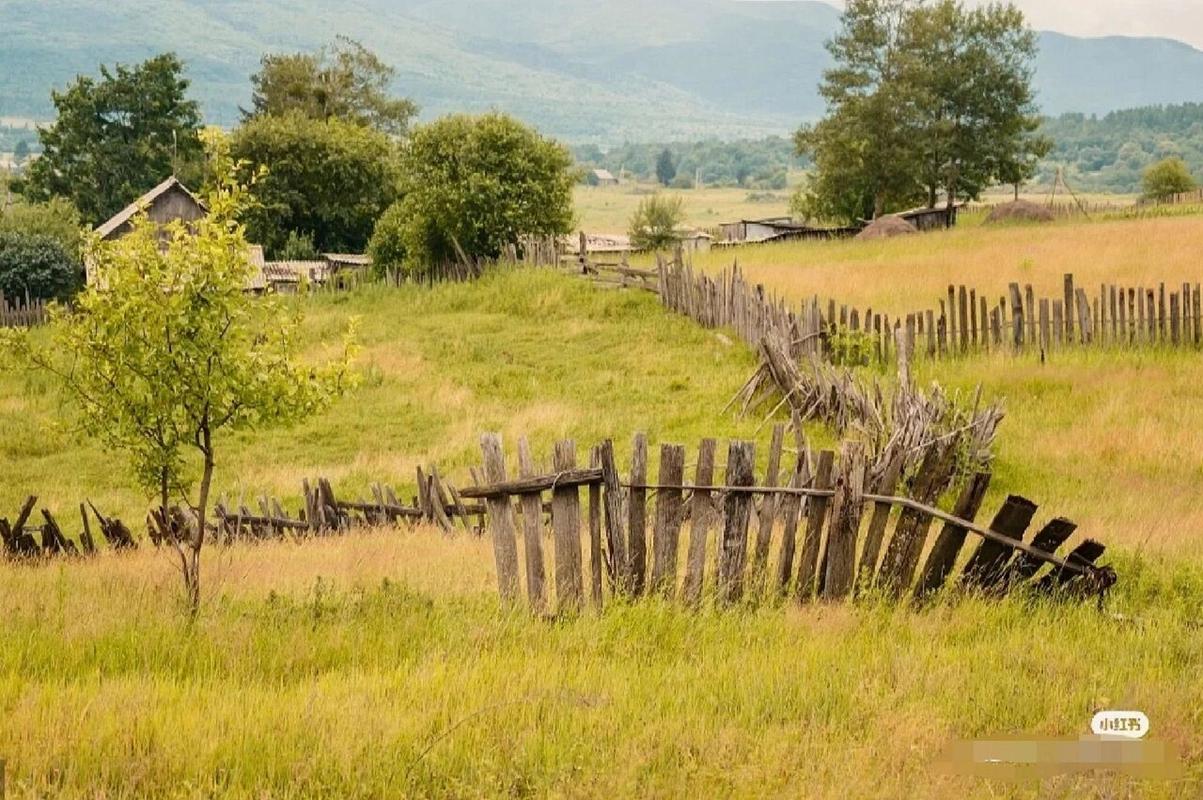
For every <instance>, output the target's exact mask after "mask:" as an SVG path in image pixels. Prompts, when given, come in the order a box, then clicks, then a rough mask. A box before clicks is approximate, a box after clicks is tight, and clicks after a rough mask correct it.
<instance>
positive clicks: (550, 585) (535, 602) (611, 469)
mask: <svg viewBox="0 0 1203 800" xmlns="http://www.w3.org/2000/svg"><path fill="white" fill-rule="evenodd" d="M481 450H482V455H483V460H484V470H483V471H484V474H485V477H486V478H487V479H488V483H487V485H484V486H476V487H472V488H470V489H467V490H465V491H464V495H465V496H467V497H473V498H481V499H484V500H485V502H486V505H487V507H488V520H489V527H490V531H491V534H492V540H493V548H494V555H495V559H496V565H497V578H498V588H499V591H500V594H501V598H502V600H503V602H506V603H517V602H521V599H522V594H523V586H524V585H525V596H526V597H525V599H526V602H527V603H528V604H529V605H530V607H531V608H532V609H533V610H535V611H536V612H543V611H545V610H554V611H555V612H557V613H564V612H574V611H577V610H579V609H581V608H583V607H585V606H586V605H592V606H594V607H596V608H601V607H602V606H603V605H604V603H605V602H606V598H612V599H623V598H627V599H630V598H638V597H641V596H655V597H659V598H663V599H665V600H669V601H675V602H680V603H682V604H684V605H686V606H696V605H698V604H699V603H701V602H703V601H711V602H714V603H715V604H717V605H718V606H720V607H723V606H731V605H733V604H737V603H743V602H747V601H752V602H760V601H766V600H767V601H771V600H774V599H778V598H786V597H789V598H793V599H795V600H797V601H800V602H803V603H807V602H812V601H816V600H829V601H838V600H845V599H848V598H851V597H853V596H856V595H863V594H866V593H878V594H880V595H882V596H884V597H886V598H890V599H894V600H900V599H904V598H908V597H910V598H914V599H916V600H920V601H921V600H924V599H928V598H930V597H932V596H933V595H935V594H936V593H938V592H940V591H941V590H943V589H945V588H946V587H950V586H952V585H953V584H954V583H955V585H956V586H957V587H958V588H959V589H962V590H965V591H971V592H976V593H980V594H983V595H987V596H993V597H1000V596H1003V595H1006V594H1008V593H1011V592H1014V591H1019V590H1023V591H1030V592H1032V593H1035V594H1040V595H1060V596H1074V597H1087V596H1101V595H1102V594H1103V593H1104V592H1106V590H1107V589H1108V588H1110V587H1111V586H1112V585H1114V583H1115V582H1116V575H1115V573H1114V571H1113V570H1112V569H1110V568H1109V567H1104V566H1100V565H1099V564H1098V559H1099V558H1100V557H1101V556H1102V555H1103V553H1104V551H1105V550H1106V548H1105V546H1104V545H1102V544H1100V543H1099V542H1097V541H1094V540H1090V539H1087V540H1084V541H1082V542H1081V543H1080V544H1078V545H1077V546H1076V547H1075V548H1074V549H1073V550H1072V551H1071V552H1069V554H1068V555H1066V556H1058V555H1057V554H1056V552H1057V550H1058V549H1060V548H1061V547H1062V546H1063V545H1065V544H1066V542H1068V541H1069V539H1070V538H1071V537H1072V536H1073V534H1074V533H1075V531H1076V529H1077V526H1076V525H1075V524H1074V523H1073V522H1071V521H1069V520H1067V519H1064V518H1061V517H1058V518H1055V519H1052V520H1049V521H1048V522H1047V523H1046V524H1045V525H1044V526H1043V527H1042V528H1041V529H1040V530H1039V531H1038V532H1037V533H1036V535H1035V536H1033V537H1032V538H1031V540H1030V541H1027V542H1025V541H1024V536H1025V534H1026V532H1027V531H1028V529H1029V528H1030V527H1031V525H1032V523H1033V521H1034V520H1035V518H1036V513H1037V511H1038V508H1037V506H1036V504H1035V503H1033V502H1031V501H1030V500H1027V499H1025V498H1022V497H1017V496H1011V497H1009V498H1007V500H1006V501H1005V502H1004V503H1003V505H1002V507H1001V508H1000V509H999V511H998V512H997V513H996V514H995V515H994V517H993V520H992V521H991V522H990V523H989V524H988V525H983V524H980V523H978V522H976V521H975V520H976V518H977V515H978V512H979V511H980V509H981V505H982V502H983V499H984V497H985V494H986V490H987V488H988V486H989V483H990V475H989V474H988V473H985V472H982V473H979V474H976V475H974V476H972V478H971V479H970V480H969V481H968V482H967V483H966V484H965V485H964V487H963V489H962V490H961V493H960V496H959V497H958V499H957V501H956V503H955V505H954V507H953V508H952V510H951V511H944V510H941V509H940V508H938V507H937V506H936V502H937V499H938V498H936V497H933V496H931V489H932V486H933V484H934V481H933V480H932V479H931V476H932V475H933V474H934V473H935V472H936V471H938V468H939V465H937V464H935V463H925V464H924V465H923V467H922V468H921V469H920V470H919V471H918V473H917V474H916V475H914V476H910V477H909V478H908V479H906V480H905V482H900V481H902V476H899V475H898V474H892V475H885V476H882V477H881V478H880V479H879V480H876V481H871V480H870V479H869V473H868V470H867V468H866V466H867V465H866V460H865V453H864V450H863V448H862V447H861V446H860V445H859V444H857V443H855V442H848V443H846V444H845V445H844V446H843V448H842V451H841V454H840V456H839V458H838V459H837V457H836V454H835V453H834V452H831V451H824V452H820V453H812V452H811V451H810V450H809V449H808V448H805V447H803V448H801V449H800V450H799V452H798V453H797V458H796V462H795V465H794V467H793V469H792V470H787V471H786V472H784V473H783V472H782V471H781V466H782V458H783V448H782V435H781V429H780V428H779V429H778V430H777V431H776V432H775V435H774V438H773V444H772V445H771V449H770V452H769V457H768V462H767V463H768V466H767V468H766V471H765V473H764V477H763V479H762V480H761V481H760V482H759V483H758V482H757V477H756V466H755V465H756V448H755V445H754V444H753V443H751V442H740V441H733V442H731V443H730V445H729V449H728V451H727V457H726V463H725V465H723V466H721V470H722V472H723V478H722V480H721V481H719V480H718V477H717V476H718V473H719V471H720V465H719V464H717V463H716V455H717V453H718V446H717V442H716V441H715V440H713V439H705V440H703V441H702V443H701V445H700V446H699V448H698V452H697V458H696V461H695V462H694V479H693V481H692V482H687V480H686V474H685V473H686V461H687V457H686V452H685V448H684V447H681V446H679V445H668V444H666V445H663V446H662V447H661V450H660V459H659V473H658V475H657V476H656V478H655V480H654V481H653V480H651V479H650V477H649V475H648V452H647V438H646V436H643V435H638V436H636V438H635V442H634V446H633V456H632V460H631V466H630V471H629V472H628V474H627V476H626V478H623V477H622V476H621V475H620V473H619V471H618V467H617V465H616V461H615V456H614V446H613V443H612V442H611V441H609V440H607V441H604V442H602V443H601V444H600V445H598V446H597V447H595V448H592V449H591V450H590V456H589V462H588V463H589V466H588V467H587V468H586V467H581V466H580V465H579V464H578V461H577V451H576V446H575V443H574V442H572V441H570V440H565V441H561V442H557V443H556V445H555V448H554V458H553V463H552V468H551V470H550V471H545V472H543V473H536V472H534V471H533V470H532V468H531V461H530V455H529V451H528V450H527V449H526V447H525V445H523V446H521V447H520V453H519V462H520V465H521V467H520V477H518V478H517V479H511V478H510V477H509V476H508V473H507V466H506V465H507V459H506V457H505V453H504V450H503V447H502V441H501V437H500V436H498V435H495V434H489V435H486V436H484V437H482V439H481ZM904 484H905V487H906V488H907V489H908V490H909V494H910V495H913V496H908V495H907V494H902V493H901V490H902V488H903V486H904ZM582 492H585V493H587V496H588V502H587V505H582V502H581V495H582ZM546 495H550V498H551V502H550V508H551V515H550V527H551V531H552V538H551V548H550V549H549V550H550V552H548V551H547V549H545V547H544V544H543V534H544V515H543V513H542V509H543V508H544V506H545V504H544V498H545V496H546ZM582 508H587V509H588V513H587V519H584V520H583V519H582V517H583V513H582ZM519 518H520V519H521V523H522V524H521V531H520V532H519V526H518V523H517V520H518V519H519ZM891 521H893V527H892V532H891ZM937 522H939V523H940V524H941V528H940V530H939V533H938V534H937V535H936V536H935V537H934V539H933V538H932V537H931V530H932V527H933V525H934V524H935V523H937ZM686 523H688V531H686V530H685V525H686ZM582 531H585V533H584V534H582ZM582 541H584V542H585V543H587V553H588V556H587V558H586V556H585V548H583V547H582ZM973 543H976V547H971V545H972V544H973ZM967 548H970V549H971V552H969V554H968V556H967V558H962V553H963V551H965V550H966V549H967ZM520 551H521V557H520ZM549 556H550V560H551V561H552V563H553V566H552V567H551V568H549V567H548V566H547V561H548V560H549ZM549 574H550V575H551V576H552V579H550V580H549V578H548V575H549ZM523 577H525V581H524V580H523ZM553 589H554V591H553Z"/></svg>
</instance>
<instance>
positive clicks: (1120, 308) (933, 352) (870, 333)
mask: <svg viewBox="0 0 1203 800" xmlns="http://www.w3.org/2000/svg"><path fill="white" fill-rule="evenodd" d="M583 271H584V272H585V273H586V274H587V275H590V276H591V277H593V278H594V279H595V280H600V281H603V282H606V283H609V284H611V285H615V286H627V287H634V288H642V289H645V290H647V291H651V292H653V293H655V294H657V295H659V297H660V300H661V302H662V303H663V304H664V306H665V307H666V308H669V309H671V310H673V311H676V312H677V313H680V314H684V315H685V316H688V317H690V318H692V319H693V320H695V321H696V322H698V323H699V324H701V325H703V326H705V327H708V328H729V329H732V330H733V331H734V332H735V333H736V335H738V336H739V338H740V339H742V340H743V341H744V342H746V343H747V344H749V345H750V346H752V347H757V346H759V344H760V342H762V341H763V340H764V338H765V337H766V335H768V334H770V333H773V334H776V335H778V337H779V338H781V337H784V338H786V340H788V341H791V342H793V343H794V344H795V350H796V353H795V354H796V355H800V356H805V355H815V356H818V357H820V358H827V359H830V360H834V361H848V360H857V359H859V358H867V359H869V360H876V361H880V362H888V361H891V360H892V359H893V358H894V357H895V352H894V349H895V347H896V342H897V341H898V340H899V338H900V336H899V333H902V332H904V333H905V334H906V340H907V341H909V342H912V343H913V344H914V348H915V350H916V355H924V354H925V355H927V356H929V357H932V358H939V357H947V356H959V355H968V354H973V353H981V352H995V351H1002V352H1009V353H1024V352H1033V353H1040V354H1043V355H1045V356H1048V355H1050V354H1052V353H1054V352H1056V351H1059V350H1063V349H1066V348H1070V347H1169V348H1192V349H1196V350H1197V349H1199V348H1200V347H1203V296H1201V293H1200V284H1198V283H1195V284H1193V285H1192V284H1189V283H1183V284H1181V285H1175V286H1167V284H1165V283H1161V284H1158V285H1157V286H1156V287H1153V288H1150V287H1145V286H1141V287H1134V286H1120V285H1115V284H1104V285H1100V286H1099V287H1098V289H1097V291H1095V290H1091V291H1090V292H1089V293H1088V292H1087V290H1086V289H1085V288H1082V287H1080V286H1079V285H1077V283H1076V282H1075V279H1074V276H1073V275H1072V274H1066V275H1065V276H1064V286H1063V292H1062V294H1060V295H1058V296H1055V297H1048V296H1044V297H1041V296H1038V295H1037V294H1036V293H1035V292H1034V290H1033V288H1032V285H1031V284H1024V285H1021V284H1019V283H1012V284H1010V286H1009V287H1008V291H1007V292H1006V293H1004V294H1001V295H994V296H988V295H987V294H986V293H984V292H978V290H977V289H975V288H972V287H968V286H964V285H960V286H949V287H948V294H947V297H946V298H942V299H940V300H939V301H938V306H936V307H934V308H930V309H926V310H923V311H916V312H912V313H909V314H900V315H897V316H894V317H891V316H890V315H889V314H888V313H884V312H881V311H876V310H874V309H873V308H872V307H865V308H863V309H861V308H857V307H853V306H849V305H847V304H841V303H837V302H836V301H835V300H831V299H829V300H826V301H822V300H820V299H819V298H818V297H812V298H811V299H810V300H807V301H804V302H802V303H800V304H797V305H793V304H789V303H787V302H786V301H785V300H783V299H782V298H781V297H780V296H777V295H774V294H772V293H770V292H768V291H766V290H765V288H764V287H763V286H762V285H758V284H752V283H750V282H749V281H748V280H747V279H746V278H745V277H744V275H743V273H742V272H741V271H740V269H739V267H738V265H736V266H733V267H732V268H730V269H727V270H723V271H721V272H719V273H717V274H713V275H711V274H706V273H703V272H700V271H696V270H694V269H693V268H692V267H691V266H690V265H689V264H688V263H686V262H685V260H684V259H683V258H681V257H680V255H678V256H677V257H675V258H673V259H672V260H668V261H665V260H660V261H659V262H658V266H657V269H656V270H655V271H649V270H635V269H632V268H630V267H626V266H622V265H609V264H604V263H599V262H593V261H585V262H584V267H583ZM653 276H654V280H653Z"/></svg>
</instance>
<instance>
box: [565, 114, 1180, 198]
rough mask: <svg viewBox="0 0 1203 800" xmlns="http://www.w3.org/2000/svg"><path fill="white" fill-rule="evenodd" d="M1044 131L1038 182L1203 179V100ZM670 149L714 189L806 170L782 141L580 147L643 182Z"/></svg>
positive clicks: (686, 171)
mask: <svg viewBox="0 0 1203 800" xmlns="http://www.w3.org/2000/svg"><path fill="white" fill-rule="evenodd" d="M1042 132H1043V133H1044V134H1045V135H1047V136H1049V137H1051V138H1052V139H1053V141H1054V148H1053V151H1052V152H1051V153H1050V154H1049V157H1048V158H1047V159H1046V160H1045V163H1044V165H1043V166H1042V168H1041V170H1040V175H1039V176H1038V179H1037V180H1038V182H1039V183H1041V184H1044V185H1048V184H1050V183H1051V181H1052V180H1053V178H1054V176H1055V175H1056V168H1057V167H1058V166H1060V167H1064V168H1065V174H1066V178H1067V179H1068V180H1069V182H1070V185H1071V186H1072V187H1073V188H1074V189H1075V190H1076V191H1089V192H1114V193H1117V194H1131V193H1136V192H1139V191H1140V190H1141V186H1140V179H1141V174H1142V173H1143V171H1144V169H1145V168H1146V167H1148V166H1149V165H1150V164H1152V163H1154V162H1156V161H1159V160H1160V159H1163V158H1166V157H1167V156H1180V157H1181V158H1183V159H1184V160H1185V161H1186V163H1187V164H1188V165H1189V166H1190V168H1191V170H1192V171H1193V172H1194V173H1195V177H1196V178H1197V179H1199V180H1200V181H1201V182H1203V103H1188V104H1185V105H1173V106H1151V107H1148V108H1135V109H1130V110H1126V111H1115V112H1112V113H1110V114H1107V115H1106V116H1088V115H1085V114H1065V115H1063V116H1060V117H1053V118H1049V119H1046V120H1045V122H1044V127H1043V129H1042ZM666 148H667V149H668V150H669V152H670V153H672V156H673V163H674V166H675V167H676V173H677V177H676V179H675V180H676V183H677V185H678V186H681V187H687V186H690V185H692V183H693V181H694V180H695V179H696V177H697V175H698V174H699V170H700V175H701V179H702V182H703V183H704V184H706V185H708V186H743V187H746V188H749V189H782V188H784V187H785V182H786V175H787V173H788V172H790V171H792V170H798V169H804V168H805V167H806V163H805V162H804V161H803V160H801V159H799V158H798V157H797V156H796V155H795V154H794V143H793V141H792V140H791V139H789V138H787V137H782V136H773V137H769V138H767V139H755V140H750V139H744V140H740V141H732V142H720V141H703V142H688V143H682V142H676V143H667V144H666V143H658V144H625V145H622V146H621V147H616V148H613V149H610V150H603V149H602V148H599V147H596V146H594V145H585V146H580V147H576V148H574V149H573V152H574V154H575V155H576V159H577V162H578V163H579V164H580V165H581V166H582V167H585V168H593V167H602V168H605V169H608V170H610V171H611V172H613V173H614V174H615V175H618V174H619V172H620V170H621V171H623V172H624V173H625V174H626V175H627V176H628V177H634V178H638V179H640V180H655V179H656V159H657V158H658V157H659V155H660V153H661V152H663V151H664V150H665V149H666Z"/></svg>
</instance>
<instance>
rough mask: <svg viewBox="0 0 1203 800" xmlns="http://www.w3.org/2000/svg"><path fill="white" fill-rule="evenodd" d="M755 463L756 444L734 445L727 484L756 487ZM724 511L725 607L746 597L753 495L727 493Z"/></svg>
mask: <svg viewBox="0 0 1203 800" xmlns="http://www.w3.org/2000/svg"><path fill="white" fill-rule="evenodd" d="M755 463H756V446H755V445H754V444H752V443H751V442H731V445H730V449H729V451H728V453H727V477H726V483H727V485H728V486H737V487H750V486H752V485H753V483H754V481H755V479H756V478H755V473H754V469H755ZM724 511H725V513H724V522H723V538H722V541H721V542H720V546H719V552H718V600H719V602H720V603H721V604H724V605H730V604H732V603H735V602H738V601H739V600H740V599H742V597H743V589H744V565H745V563H746V562H747V558H748V524H749V523H750V522H751V518H752V496H751V495H750V494H748V493H746V492H727V498H726V500H725V501H724Z"/></svg>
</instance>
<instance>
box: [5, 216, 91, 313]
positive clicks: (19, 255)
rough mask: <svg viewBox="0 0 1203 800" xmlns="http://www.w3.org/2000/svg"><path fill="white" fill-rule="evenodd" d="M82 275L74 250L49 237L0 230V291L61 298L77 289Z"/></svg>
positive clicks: (47, 298)
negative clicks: (72, 251)
mask: <svg viewBox="0 0 1203 800" xmlns="http://www.w3.org/2000/svg"><path fill="white" fill-rule="evenodd" d="M82 276H83V268H82V266H81V265H80V261H79V255H78V253H74V254H73V253H71V252H70V251H68V250H67V248H65V247H64V246H63V243H62V242H61V241H59V240H58V239H56V238H54V237H53V236H47V235H45V234H29V233H13V232H11V231H0V293H3V294H5V295H7V296H8V297H10V298H16V297H24V296H26V295H28V296H29V297H32V298H38V299H43V300H65V299H67V298H68V297H70V296H71V295H72V294H73V293H74V292H75V290H76V289H77V288H79V284H80V278H81V277H82Z"/></svg>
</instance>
